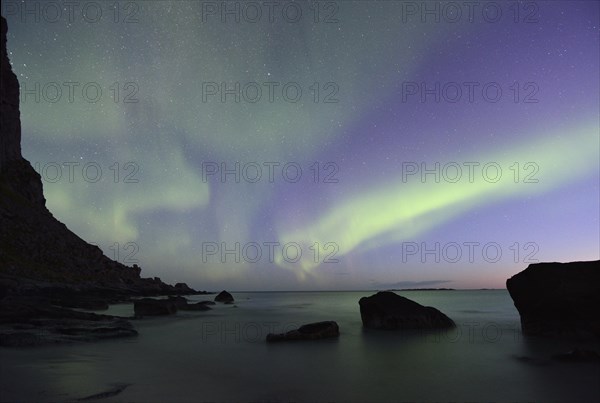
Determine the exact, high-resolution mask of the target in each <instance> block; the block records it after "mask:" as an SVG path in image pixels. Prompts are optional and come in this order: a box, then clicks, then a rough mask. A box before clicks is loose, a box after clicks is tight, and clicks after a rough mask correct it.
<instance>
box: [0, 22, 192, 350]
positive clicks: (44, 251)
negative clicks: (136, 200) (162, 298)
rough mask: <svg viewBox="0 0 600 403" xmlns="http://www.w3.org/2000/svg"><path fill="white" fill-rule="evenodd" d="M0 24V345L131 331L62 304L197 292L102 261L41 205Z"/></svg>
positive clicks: (92, 305) (118, 321) (95, 304)
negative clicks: (23, 149) (23, 141)
mask: <svg viewBox="0 0 600 403" xmlns="http://www.w3.org/2000/svg"><path fill="white" fill-rule="evenodd" d="M1 25H2V26H1V33H2V38H1V43H0V47H1V52H2V54H1V72H0V95H1V99H0V123H1V129H0V312H1V313H0V345H37V344H43V343H44V341H47V342H60V341H74V340H96V339H100V338H107V337H122V336H133V335H135V334H137V332H135V330H134V329H133V327H132V326H131V324H130V323H129V322H127V321H126V320H125V319H123V318H116V317H111V316H107V315H97V314H94V313H83V312H77V311H73V310H71V309H70V308H82V309H91V310H103V309H106V308H108V304H110V303H115V302H121V301H127V300H129V299H130V298H132V297H140V296H159V295H189V294H197V293H198V292H197V291H195V290H193V289H192V288H190V287H188V286H187V285H186V284H184V283H178V284H176V285H169V284H166V283H164V282H163V281H162V280H161V279H160V278H158V277H154V278H142V277H141V268H140V267H139V266H137V265H134V266H133V267H129V266H126V265H123V264H121V263H119V262H116V261H114V260H112V259H109V258H108V257H106V256H105V255H104V254H103V252H102V250H101V249H100V248H98V247H97V246H95V245H91V244H89V243H87V242H85V241H84V240H83V239H81V238H80V237H79V236H77V235H76V234H75V233H73V232H72V231H70V230H69V229H68V228H67V227H66V226H65V225H64V224H63V223H61V222H60V221H58V220H57V219H56V218H55V217H54V216H53V215H52V213H51V212H50V211H49V210H48V208H47V207H46V199H45V198H44V193H43V185H42V180H41V177H40V175H39V174H38V173H37V172H36V171H35V170H34V169H33V167H32V166H31V164H30V163H29V161H27V160H26V159H25V158H23V156H22V154H21V119H20V111H19V81H18V80H17V77H16V75H15V74H14V72H13V71H12V67H11V64H10V60H9V58H8V54H7V48H6V45H7V43H6V40H7V37H6V34H7V31H8V27H7V23H6V20H5V19H4V17H2V18H1ZM200 309H201V308H199V310H200Z"/></svg>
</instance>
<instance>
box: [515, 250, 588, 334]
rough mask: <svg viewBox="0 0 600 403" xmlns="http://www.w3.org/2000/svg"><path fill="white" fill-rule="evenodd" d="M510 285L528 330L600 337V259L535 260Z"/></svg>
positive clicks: (522, 324)
mask: <svg viewBox="0 0 600 403" xmlns="http://www.w3.org/2000/svg"><path fill="white" fill-rule="evenodd" d="M506 288H507V289H508V292H509V293H510V296H511V297H512V299H513V301H514V303H515V307H516V308H517V310H518V311H519V315H520V316H521V329H522V331H523V333H524V334H527V335H536V336H549V337H558V338H568V339H570V338H573V339H600V315H599V314H598V307H599V306H600V261H590V262H572V263H536V264H531V265H529V266H528V267H527V269H525V270H523V271H522V272H520V273H518V274H516V275H514V276H512V277H511V278H510V279H508V280H507V281H506Z"/></svg>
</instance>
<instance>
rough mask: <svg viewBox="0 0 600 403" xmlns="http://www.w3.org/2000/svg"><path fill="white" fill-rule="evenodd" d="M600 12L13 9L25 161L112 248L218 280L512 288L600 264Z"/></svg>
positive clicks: (329, 5) (204, 284)
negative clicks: (531, 268)
mask: <svg viewBox="0 0 600 403" xmlns="http://www.w3.org/2000/svg"><path fill="white" fill-rule="evenodd" d="M66 3H69V4H74V5H75V6H73V7H74V8H73V9H72V10H73V13H72V15H71V14H69V13H68V12H67V10H70V8H69V7H71V6H70V5H69V4H66ZM48 4H51V5H52V4H54V5H58V7H56V8H53V6H48ZM223 7H227V8H226V9H223ZM270 7H273V8H270ZM599 7H600V6H599V4H598V3H597V2H591V1H537V2H529V1H525V2H516V1H501V2H476V1H475V2H431V1H428V2H401V1H377V2H375V1H374V2H368V1H337V2H336V1H331V2H329V1H322V2H304V1H300V2H287V1H282V2H278V1H275V2H246V3H243V2H235V1H229V2H200V1H121V2H117V3H115V2H103V1H98V2H88V1H81V2H78V1H74V2H63V1H56V2H52V1H50V2H36V1H27V2H25V3H22V2H16V1H6V2H3V4H2V15H3V16H5V17H6V18H7V20H8V25H9V33H8V49H9V52H10V54H9V56H10V58H11V62H12V64H13V69H14V71H15V73H16V74H17V76H18V78H19V81H20V84H21V119H22V138H23V155H24V157H25V158H27V159H28V160H29V161H30V162H31V163H32V165H33V166H34V167H35V168H36V170H38V172H40V173H41V174H42V178H43V180H44V192H45V196H46V199H47V205H48V207H49V209H50V211H52V213H53V214H54V215H55V216H56V217H57V218H58V219H59V220H61V221H62V222H64V223H65V224H66V225H67V226H68V227H69V228H70V229H72V230H73V231H74V232H75V233H77V234H78V235H79V236H81V237H82V238H83V239H85V240H86V241H88V242H94V243H96V244H98V245H99V246H100V247H101V248H102V249H103V250H104V252H105V254H106V255H107V256H109V257H115V258H118V260H120V261H124V262H125V263H127V264H131V263H134V262H137V263H138V264H139V265H140V266H141V267H142V268H143V274H144V275H145V276H159V277H161V278H162V279H163V280H165V281H167V282H178V281H184V282H187V283H188V284H190V285H191V286H193V287H195V288H198V289H218V288H227V289H232V290H296V289H298V290H306V289H307V290H312V289H317V290H318V289H366V288H387V287H393V286H411V285H415V286H419V285H426V286H433V287H436V286H438V285H439V286H443V287H453V288H480V287H487V288H499V287H504V281H505V279H506V278H507V277H510V276H511V275H512V274H514V273H515V272H517V271H520V270H522V269H523V268H524V267H526V266H527V264H529V263H533V262H535V261H572V260H593V259H598V258H599V255H600V250H599V245H600V234H599V231H600V230H599V228H600V220H599V216H600V211H599V205H600V200H599V192H600V190H599V181H600V174H599V169H600V168H599V160H600V133H599V131H600V122H599V110H600V101H599V93H600V90H599V89H600V82H599V77H600V54H599V49H600V46H599V45H600V44H599V36H598V33H599V19H600V14H599V13H600V8H599ZM57 10H62V12H61V14H60V15H59V14H56V12H57ZM82 10H86V11H87V14H86V13H83V12H82ZM238 10H239V11H238ZM257 10H261V11H260V13H262V14H256V12H257ZM269 10H270V11H271V14H269ZM283 10H285V12H284V11H283ZM298 10H301V14H294V13H297V12H298ZM317 11H318V12H317ZM496 12H499V13H500V14H496ZM98 13H101V14H98ZM286 13H287V14H286ZM259 15H260V17H259ZM469 16H470V17H471V18H470V19H469ZM236 19H238V20H239V21H236ZM99 91H100V92H99ZM236 163H239V165H236ZM436 164H438V165H436ZM236 167H239V168H238V169H236ZM437 167H439V168H437ZM224 169H226V170H229V171H225V173H224V172H223V171H224ZM424 170H429V171H426V172H425V173H423V171H424ZM236 244H238V245H239V247H237V246H236ZM286 248H287V249H286ZM284 250H285V252H284ZM298 251H301V253H302V256H297V253H296V252H298ZM484 251H485V252H484ZM117 252H118V255H117ZM497 252H500V255H498V253H497ZM236 255H237V256H236ZM238 257H239V258H238ZM236 260H237V261H236Z"/></svg>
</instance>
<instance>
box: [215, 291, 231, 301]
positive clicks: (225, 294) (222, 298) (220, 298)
mask: <svg viewBox="0 0 600 403" xmlns="http://www.w3.org/2000/svg"><path fill="white" fill-rule="evenodd" d="M215 301H217V302H224V303H226V304H231V303H233V296H232V295H231V294H230V293H228V292H227V291H224V290H223V291H221V292H220V293H219V295H217V296H216V297H215Z"/></svg>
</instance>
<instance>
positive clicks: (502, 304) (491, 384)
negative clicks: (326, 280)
mask: <svg viewBox="0 0 600 403" xmlns="http://www.w3.org/2000/svg"><path fill="white" fill-rule="evenodd" d="M370 294H371V293H370V292H329V293H317V292H310V293H244V294H241V293H240V294H235V295H234V296H235V298H236V305H237V308H235V307H233V306H231V305H217V306H215V307H214V308H215V309H213V310H212V311H209V312H181V313H178V315H177V317H168V318H156V319H146V320H141V321H135V326H136V328H137V329H138V331H139V332H140V336H139V337H138V338H136V339H126V340H111V341H104V342H98V343H94V344H78V345H70V346H54V347H46V348H39V349H24V350H7V349H4V350H0V360H1V361H0V388H1V391H2V395H1V398H2V399H3V400H36V401H42V400H46V401H47V400H70V399H77V398H81V397H84V396H90V395H94V394H96V393H101V392H103V391H106V390H110V389H111V387H113V388H114V386H111V385H119V384H130V386H128V387H127V388H126V389H124V390H123V391H122V392H121V393H119V394H118V395H114V396H108V397H107V398H106V399H103V400H104V401H199V400H200V401H202V400H221V401H222V400H227V401H234V400H235V401H239V400H261V401H264V400H270V401H278V400H299V401H302V400H304V401H315V400H338V401H365V400H371V401H374V400H376V401H386V400H387V401H398V400H419V401H423V400H438V401H439V400H442V401H447V400H510V401H523V400H544V401H546V400H563V401H565V400H571V401H573V400H594V399H595V398H597V397H598V395H599V392H600V390H599V388H600V386H599V379H600V366H599V365H598V364H588V363H561V362H557V361H555V360H552V359H551V357H552V355H553V354H556V353H560V352H564V351H568V350H570V349H571V348H572V347H573V345H572V344H570V343H565V342H557V341H552V340H538V339H531V338H525V337H523V336H522V335H521V332H520V330H519V317H518V314H517V312H516V310H515V308H514V306H513V305H512V301H511V299H510V297H509V296H508V293H507V292H506V291H505V290H502V291H437V292H435V291H418V292H417V291H410V292H404V293H402V292H400V294H402V295H404V296H406V297H408V298H410V299H413V300H415V301H417V302H419V303H421V304H424V305H431V306H435V307H436V308H438V309H440V310H441V311H443V312H444V313H446V314H447V315H448V316H450V317H451V318H453V319H454V320H455V322H456V323H457V325H458V327H457V328H456V329H450V330H444V331H410V332H400V333H399V332H386V331H374V330H369V329H363V328H362V326H361V321H360V313H359V308H358V300H359V299H360V297H362V296H367V295H370ZM192 299H194V300H204V299H207V296H195V297H193V298H192ZM109 312H110V313H113V314H119V315H123V316H129V315H131V314H132V307H131V305H116V306H113V307H111V308H110V311H109ZM320 320H335V321H337V322H338V324H339V325H340V333H341V335H340V338H339V339H337V340H322V341H315V342H306V343H287V344H284V343H282V344H276V345H272V344H266V343H265V342H264V339H265V337H266V335H267V333H269V332H283V331H286V330H289V329H291V328H295V327H298V326H300V325H301V324H304V323H308V322H314V321H320ZM587 347H588V348H596V349H598V345H595V346H591V347H590V346H587Z"/></svg>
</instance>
